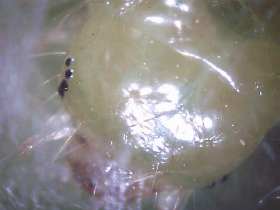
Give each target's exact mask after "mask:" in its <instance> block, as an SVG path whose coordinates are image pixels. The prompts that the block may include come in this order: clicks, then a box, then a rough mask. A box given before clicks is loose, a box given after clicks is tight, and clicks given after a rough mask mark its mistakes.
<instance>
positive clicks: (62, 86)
mask: <svg viewBox="0 0 280 210" xmlns="http://www.w3.org/2000/svg"><path fill="white" fill-rule="evenodd" d="M67 90H68V84H67V82H66V80H65V79H64V80H62V81H61V83H60V85H59V86H58V90H57V92H58V94H59V95H60V96H61V97H63V96H64V93H65V92H66V91H67Z"/></svg>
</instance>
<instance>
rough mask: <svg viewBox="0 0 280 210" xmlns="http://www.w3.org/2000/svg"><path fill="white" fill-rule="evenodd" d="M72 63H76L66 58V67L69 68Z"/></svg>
mask: <svg viewBox="0 0 280 210" xmlns="http://www.w3.org/2000/svg"><path fill="white" fill-rule="evenodd" d="M72 61H74V59H73V58H70V57H68V58H66V59H65V66H67V67H68V66H70V65H71V63H72Z"/></svg>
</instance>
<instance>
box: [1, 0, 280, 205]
mask: <svg viewBox="0 0 280 210" xmlns="http://www.w3.org/2000/svg"><path fill="white" fill-rule="evenodd" d="M100 2H102V1H100V0H98V1H76V0H73V1H71V0H67V1H64V0H63V1H57V0H54V1H44V0H41V1H18V2H17V1H2V2H0V5H1V6H0V10H1V11H2V12H1V13H0V16H1V17H3V18H1V21H0V28H1V31H2V33H1V37H0V63H1V66H2V68H1V69H2V70H1V78H0V86H1V90H2V91H1V100H0V111H1V112H0V113H1V119H0V122H1V130H0V131H1V132H0V135H1V147H0V151H1V155H0V157H1V162H0V168H1V176H0V180H1V188H0V195H1V196H0V201H1V202H0V209H96V208H95V207H96V206H97V202H95V201H94V202H92V196H90V195H89V194H88V193H86V192H84V191H83V190H81V189H80V188H79V187H78V186H76V185H75V183H74V182H73V181H72V179H71V176H72V175H73V176H74V178H76V177H77V175H79V174H78V173H77V172H78V171H79V170H77V171H76V173H75V171H74V173H71V171H69V169H71V166H70V167H68V163H67V162H66V160H65V156H68V161H69V160H70V158H72V162H71V160H70V161H69V163H73V159H74V160H75V157H77V156H76V155H78V156H80V157H79V158H77V159H78V160H79V161H80V162H81V160H86V159H85V158H84V157H83V156H82V154H83V153H82V152H87V153H85V157H89V158H91V157H92V156H90V155H88V154H92V153H90V151H91V150H90V149H85V148H87V147H83V146H82V145H83V143H81V142H82V141H81V142H80V143H79V142H77V141H76V140H72V139H73V138H72V139H71V140H68V136H69V135H70V136H71V134H73V132H74V131H75V129H74V131H73V130H71V129H72V128H71V125H72V123H69V120H68V119H69V117H68V116H67V114H66V113H64V112H63V111H62V112H61V111H58V110H59V109H61V108H62V104H61V102H63V100H61V98H60V96H58V94H57V93H56V92H57V84H58V82H57V77H56V75H57V74H59V72H60V70H61V65H62V64H63V62H64V60H65V57H66V56H67V55H68V52H69V49H71V46H73V43H75V41H74V40H73V39H72V36H73V35H74V36H75V35H76V34H79V33H80V32H81V27H82V26H83V25H84V23H85V22H86V20H87V19H88V18H89V17H90V16H91V15H93V14H94V12H95V11H96V9H97V8H100V6H98V7H93V6H94V4H96V5H97V4H98V3H100ZM127 2H128V3H132V4H136V5H138V2H132V1H127ZM168 2H169V3H168ZM166 3H168V4H172V2H171V1H166ZM175 3H176V5H177V6H178V5H181V4H183V3H184V2H178V1H176V2H175ZM204 3H205V5H202V4H200V3H196V4H195V5H196V6H195V7H193V8H196V10H195V11H196V12H198V11H201V12H202V13H201V16H203V13H204V12H205V11H207V13H205V14H206V17H209V23H211V24H212V28H213V29H214V30H218V31H219V33H218V34H219V36H218V38H219V39H221V38H223V39H228V41H229V42H230V40H231V37H232V38H235V37H236V34H239V36H240V37H242V38H243V39H244V40H245V41H247V39H253V38H255V41H257V42H258V41H259V42H260V43H264V42H268V43H270V47H268V48H266V49H272V48H273V47H271V45H274V47H275V48H276V49H277V44H278V43H279V27H277V25H278V24H279V23H278V22H279V21H278V20H279V12H278V10H279V9H278V3H277V2H274V1H262V2H259V1H238V2H237V1H207V2H204ZM214 5H216V6H214ZM116 6H117V5H116ZM204 6H205V7H206V8H205V7H204ZM200 7H201V10H200V9H199V8H200ZM162 8H163V7H161V9H162ZM167 8H173V9H174V11H177V12H179V11H180V9H178V8H177V9H176V7H174V6H168V7H167ZM89 9H90V10H91V9H92V11H90V12H89ZM153 9H155V8H153ZM205 9H206V10H205ZM94 10H95V11H94ZM165 11H166V10H165ZM88 12H89V13H88ZM110 12H112V11H110ZM208 12H210V13H208ZM140 13H141V12H139V13H138V14H140ZM145 13H146V12H144V14H145ZM115 14H119V10H117V11H116V12H115ZM131 14H132V13H131ZM151 14H154V10H153V11H152V12H151ZM170 14H171V15H172V14H173V12H171V13H170ZM174 14H175V13H174ZM88 15H89V16H88ZM165 15H166V16H168V15H167V14H165ZM101 16H103V14H101ZM175 16H176V15H175ZM115 17H116V19H117V20H118V16H117V15H116V16H115ZM126 17H127V18H125V20H124V22H125V23H126V25H129V26H128V27H133V28H136V29H137V26H135V25H134V26H133V24H132V23H131V22H133V21H134V20H135V18H131V19H130V18H128V16H126ZM162 17H163V19H167V18H164V17H165V16H163V15H162ZM43 19H44V21H43ZM140 19H141V18H140ZM171 19H172V18H171ZM181 19H184V18H181ZM200 19H201V18H200ZM172 20H174V19H172ZM243 20H245V21H243ZM173 23H174V22H172V21H171V25H174V28H176V29H177V26H175V24H173ZM150 24H151V23H150ZM118 25H119V24H118ZM121 25H122V23H121ZM154 25H156V24H154ZM163 25H166V23H165V24H161V26H163ZM177 25H178V23H177ZM80 26H81V27H80ZM159 28H162V27H159ZM167 28H170V27H167ZM205 28H206V29H209V27H205ZM141 30H142V29H141ZM158 30H159V29H158ZM190 31H191V30H190ZM203 31H204V30H203V27H201V33H203ZM227 31H228V33H227ZM3 32H4V33H3ZM144 34H146V32H145V33H144ZM164 34H166V33H162V34H161V35H164ZM173 35H174V34H173ZM231 35H232V36H231ZM157 36H159V34H157ZM147 37H148V38H149V39H151V38H153V39H155V40H157V39H159V40H162V41H164V40H167V38H168V37H170V36H168V35H166V36H165V37H160V38H159V37H155V36H153V35H149V36H147ZM210 37H212V38H213V36H212V35H211V36H210ZM177 41H178V40H177ZM163 43H165V42H163ZM204 43H205V42H204ZM247 43H248V42H247ZM255 43H256V42H255ZM177 44H178V45H176V49H179V46H180V44H179V42H177ZM196 44H197V43H196ZM157 46H159V45H157ZM182 46H184V45H183V44H182ZM250 46H255V47H254V48H255V49H256V53H257V52H261V53H262V51H259V50H258V49H259V46H257V44H253V45H250ZM173 48H174V46H173ZM245 48H246V47H245ZM262 49H264V48H262ZM180 50H181V52H182V51H184V50H185V51H186V49H183V48H182V49H180ZM66 51H67V52H66ZM73 51H75V50H73ZM170 51H172V50H170ZM245 51H246V50H245ZM276 51H277V50H276ZM75 52H76V51H75ZM207 52H209V55H207V54H206V53H205V54H201V58H202V57H203V58H207V60H208V61H211V62H212V63H214V64H217V62H216V61H215V62H214V61H213V59H214V58H211V59H212V60H211V59H210V57H209V56H210V54H211V50H210V49H209V50H208V51H207ZM235 52H237V54H238V53H239V52H240V51H239V50H236V51H235ZM246 52H247V53H246V55H248V56H249V57H250V56H251V57H252V55H251V54H250V53H248V51H246ZM270 53H271V54H268V55H267V57H268V56H271V55H272V54H273V51H271V52H270ZM178 54H180V53H178ZM192 54H197V53H195V52H192ZM202 55H203V56H202ZM256 57H258V56H256ZM271 57H272V58H274V57H275V55H272V56H271ZM171 60H173V58H172V59H171ZM179 60H180V59H179ZM192 61H193V62H189V63H196V64H197V66H198V69H200V67H201V66H204V67H205V66H207V65H208V64H206V63H204V65H199V64H201V63H202V62H201V60H199V59H196V58H194V59H193V60H192ZM265 62H267V63H268V64H269V66H270V64H273V62H272V59H269V58H268V59H267V60H265ZM74 63H75V62H74ZM74 63H73V65H74ZM257 65H263V66H265V64H264V63H262V62H261V61H258V62H257V63H256V65H255V66H257ZM193 66H195V64H193ZM208 66H209V65H208ZM217 66H218V67H220V68H221V69H223V70H225V69H226V68H225V66H224V65H217ZM222 67H223V68H222ZM164 68H165V67H164ZM205 68H207V67H205ZM63 69H64V70H65V69H66V68H65V65H63ZM258 69H260V68H258ZM75 71H77V69H75ZM261 71H263V69H260V72H261ZM212 73H213V72H212ZM63 74H64V72H62V73H61V75H63ZM207 75H210V76H211V75H215V74H211V73H210V74H207ZM74 76H75V74H74ZM230 76H232V74H231V75H230ZM61 77H63V76H61ZM73 78H74V77H73ZM232 78H234V77H232ZM262 78H264V77H262ZM253 79H256V77H255V78H253ZM253 79H252V80H253ZM278 79H279V77H278V76H277V72H276V74H274V75H273V76H271V77H270V78H269V80H270V82H271V84H270V88H269V87H268V86H266V88H265V89H266V90H274V88H273V86H274V85H275V84H276V85H275V87H276V88H275V90H277V81H278ZM205 80H206V81H208V80H207V78H206V79H205ZM205 80H204V81H205ZM198 81H199V79H198ZM217 81H219V80H217ZM221 81H222V80H221ZM234 81H238V80H236V78H235V80H234ZM246 81H248V79H247V80H246ZM261 81H263V80H262V79H261ZM225 83H226V82H225ZM266 84H267V83H266ZM192 87H193V88H195V87H196V86H195V85H192ZM223 87H227V86H226V85H224V86H223ZM244 89H246V88H244ZM244 89H243V95H245V96H246V97H248V96H247V95H246V93H245V92H244ZM69 90H70V89H69ZM156 90H158V89H155V91H154V92H156ZM227 90H230V89H227ZM239 90H241V89H239ZM272 92H275V91H272ZM276 92H277V91H276ZM55 93H56V94H55ZM66 94H67V93H65V95H66ZM164 94H165V95H164ZM164 94H162V93H161V94H159V95H157V96H159V97H162V98H166V97H167V96H166V95H167V94H166V93H164ZM266 95H268V94H266ZM272 95H273V94H272ZM268 96H269V95H268ZM270 96H271V95H270ZM274 96H276V95H275V93H274ZM78 97H81V96H78ZM192 98H194V96H193V97H192ZM160 99H161V98H160ZM82 100H83V99H82ZM277 101H278V99H277V97H272V98H271V104H273V103H277ZM170 103H171V102H170ZM170 103H169V104H170ZM176 111H177V110H176ZM276 111H277V109H276ZM276 111H275V110H271V112H270V114H271V116H272V117H271V119H270V121H269V123H271V124H273V121H274V120H275V119H276V118H277V112H276ZM265 113H267V112H265ZM200 116H201V117H202V116H203V115H202V114H201V115H200ZM208 117H209V116H208ZM210 117H212V116H210ZM75 118H76V119H77V123H78V122H79V119H78V118H77V117H75ZM177 119H178V118H177ZM179 119H180V118H179ZM242 120H243V119H242ZM242 120H241V121H242ZM276 121H277V120H276ZM198 122H200V124H199V125H201V127H203V124H201V120H200V119H199V118H198ZM206 122H207V123H209V120H208V121H207V120H206ZM207 123H206V124H207ZM78 124H79V123H78ZM244 124H245V123H244ZM175 125H176V124H175ZM207 125H209V124H207ZM244 126H246V125H244ZM79 128H82V126H80V127H79ZM83 128H84V129H85V128H86V127H83ZM244 130H245V128H244ZM69 131H71V132H70V134H69ZM80 133H81V134H86V133H87V132H85V131H81V132H80ZM264 133H266V131H265V132H264ZM178 134H182V132H180V133H178ZM33 135H34V136H33ZM63 135H66V138H61V136H63ZM82 136H83V135H82ZM89 136H90V137H92V136H95V135H93V134H92V133H89ZM181 136H182V135H181ZM279 137H280V135H279V133H278V134H277V133H276V134H274V135H268V136H267V137H266V139H265V140H264V141H262V143H261V144H260V146H259V147H258V149H257V150H256V151H255V153H254V154H253V155H252V156H250V158H248V159H247V161H246V162H245V163H243V164H242V165H241V167H238V168H237V170H234V171H233V172H231V173H230V174H229V176H228V179H226V181H223V180H225V178H224V176H223V178H222V179H220V177H219V180H220V181H216V185H215V184H213V183H212V184H211V185H210V186H211V188H209V187H206V188H204V187H202V188H198V189H196V190H194V191H193V193H192V195H191V197H190V200H189V201H188V198H189V197H188V196H189V193H190V191H189V190H188V189H187V188H184V189H182V188H180V187H178V185H179V184H178V185H176V182H175V181H174V180H172V184H170V183H171V182H169V183H168V184H167V183H163V184H162V187H165V189H160V188H157V189H158V191H157V192H155V193H152V194H151V193H150V191H147V193H146V195H148V196H149V198H145V197H144V196H143V195H144V194H143V193H142V194H137V196H136V198H138V199H137V202H134V204H131V205H130V207H132V208H133V209H164V208H169V209H200V210H202V209H207V210H209V209H215V210H217V209H239V210H240V209H278V208H277V202H278V203H279V198H278V197H279V196H278V195H279V187H278V186H279V185H280V181H279V143H278V142H279ZM58 139H60V140H58ZM87 142H89V143H90V144H91V141H87ZM66 145H68V146H66ZM75 145H76V146H77V147H75ZM78 147H79V148H78ZM81 147H83V148H84V149H83V150H79V149H80V148H81ZM71 148H72V150H71ZM88 148H90V147H88ZM76 150H77V152H76V153H75V151H76ZM127 151H129V150H127ZM127 151H123V153H124V154H125V153H126V152H127ZM71 152H73V153H71ZM248 152H249V150H248ZM70 153H71V155H69V154H70ZM98 154H99V153H97V156H96V157H97V158H99V159H96V160H95V161H96V163H98V164H101V163H102V161H101V160H100V156H99V157H98ZM229 155H231V154H230V153H229ZM248 155H249V154H248ZM104 160H105V161H104V162H105V163H106V164H107V163H108V161H107V160H106V159H105V158H104ZM90 161H92V159H91V160H90ZM88 162H89V161H88ZM105 163H104V164H103V165H101V169H102V167H105V166H107V165H106V164H105ZM86 166H88V165H86ZM81 169H83V168H81ZM84 169H85V168H84ZM89 169H90V167H89ZM210 171H211V170H210ZM80 172H81V173H80V175H84V177H85V175H87V174H88V173H87V171H83V170H80ZM144 173H146V172H144ZM223 175H224V174H223ZM226 177H227V176H226ZM107 180H108V179H107ZM111 180H112V179H111ZM147 180H153V179H146V183H147V185H146V186H147V187H148V189H149V187H151V185H150V183H149V182H148V181H147ZM76 181H78V182H77V183H78V184H79V185H81V182H79V180H77V179H76ZM212 181H213V180H211V182H212ZM85 183H86V182H85ZM173 184H174V186H173ZM195 184H197V183H195ZM207 184H209V183H207ZM99 186H100V185H99ZM117 186H118V183H117V182H115V185H114V187H117ZM111 189H114V188H113V187H112V188H111ZM115 189H116V188H115ZM105 190H108V188H107V189H106V188H105ZM107 192H108V191H107ZM134 192H136V191H134ZM138 192H140V191H138ZM277 196H278V197H277ZM133 197H134V198H135V194H134V195H133V193H132V198H133ZM95 198H96V199H95V200H97V201H99V202H100V203H102V200H103V201H104V196H101V197H97V196H95ZM107 198H109V197H107ZM110 198H111V199H112V200H110V202H107V203H106V204H107V205H105V208H107V209H110V208H111V209H116V208H114V207H116V204H118V205H119V207H120V206H124V205H125V204H124V203H123V204H120V203H118V202H119V200H117V199H118V196H115V197H114V196H111V197H110ZM187 201H188V202H187ZM113 204H114V205H113ZM273 205H274V206H273ZM278 206H279V205H278ZM128 207H129V206H128Z"/></svg>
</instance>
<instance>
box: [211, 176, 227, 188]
mask: <svg viewBox="0 0 280 210" xmlns="http://www.w3.org/2000/svg"><path fill="white" fill-rule="evenodd" d="M228 177H229V175H228V174H226V175H224V176H222V177H221V178H220V179H219V182H220V183H223V182H225V181H227V180H228ZM216 184H217V182H216V181H214V182H212V183H211V184H209V185H208V186H207V187H206V188H208V189H211V188H213V187H215V186H216Z"/></svg>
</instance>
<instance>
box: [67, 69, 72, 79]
mask: <svg viewBox="0 0 280 210" xmlns="http://www.w3.org/2000/svg"><path fill="white" fill-rule="evenodd" d="M73 72H74V70H72V69H67V70H66V71H65V78H66V79H69V78H72V77H73Z"/></svg>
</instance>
